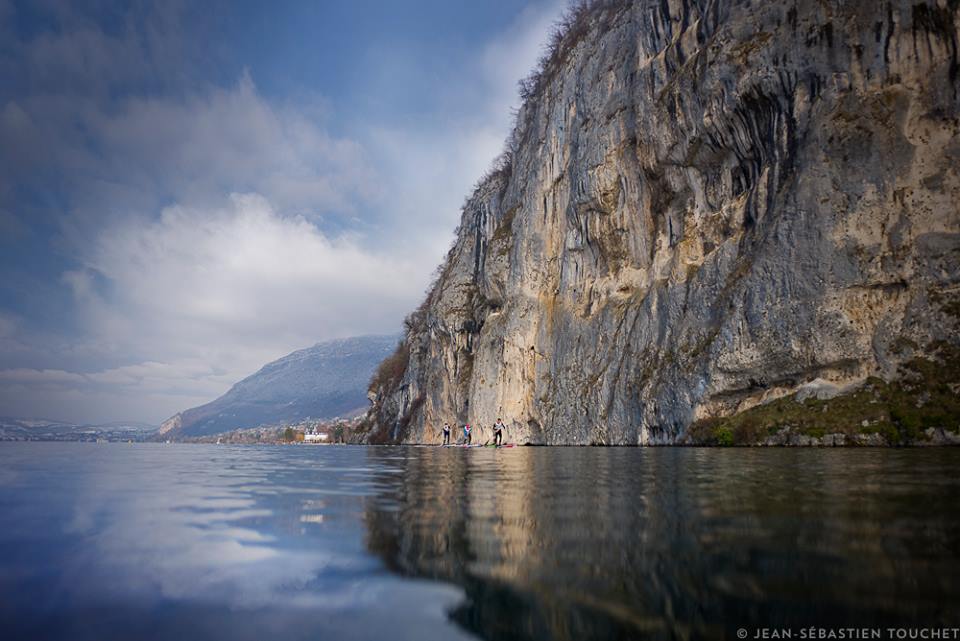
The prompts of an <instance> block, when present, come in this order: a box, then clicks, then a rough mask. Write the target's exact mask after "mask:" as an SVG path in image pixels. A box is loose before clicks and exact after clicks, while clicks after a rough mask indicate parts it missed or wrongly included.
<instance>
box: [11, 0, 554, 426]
mask: <svg viewBox="0 0 960 641" xmlns="http://www.w3.org/2000/svg"><path fill="white" fill-rule="evenodd" d="M559 8H560V3H559V2H557V3H554V4H549V5H537V6H533V7H529V8H527V9H526V10H524V11H523V12H522V13H521V14H520V16H519V17H518V18H517V20H516V21H515V22H514V24H512V25H511V26H510V28H509V29H508V30H507V31H505V32H504V33H502V34H501V35H499V36H498V37H496V38H494V39H493V40H491V41H490V42H489V43H488V44H487V45H486V46H485V47H484V48H482V49H481V50H479V51H477V53H476V55H475V56H474V59H473V61H472V62H471V63H470V64H469V65H468V68H467V69H465V70H464V71H463V72H462V73H461V74H460V75H459V76H457V77H446V78H437V80H436V83H435V91H436V102H437V104H440V105H443V109H442V110H440V111H442V113H443V117H442V118H439V119H432V118H426V117H423V118H420V119H419V120H417V119H413V120H411V118H410V116H409V114H398V115H397V117H396V118H393V119H389V118H388V119H386V120H382V121H380V122H353V123H349V126H347V127H344V126H343V123H342V122H341V123H340V126H339V127H338V128H337V127H334V126H333V125H332V122H333V118H332V116H331V114H332V113H333V112H334V111H335V109H334V106H333V105H334V103H333V102H332V98H330V97H323V96H320V95H317V94H314V93H310V92H300V93H298V94H297V97H296V99H295V100H294V99H292V98H289V97H284V96H265V95H264V94H263V93H262V92H261V91H260V90H259V89H258V87H257V84H256V82H255V81H254V78H253V77H252V76H251V74H250V73H249V72H246V71H243V72H240V73H239V75H238V76H235V77H234V79H233V81H232V82H230V81H228V82H226V83H220V84H218V83H216V82H213V81H201V80H199V79H198V78H200V77H201V76H202V74H201V73H200V72H194V71H193V69H194V67H196V65H192V64H191V63H192V62H193V61H194V59H196V57H197V56H196V55H195V54H196V51H195V48H196V43H191V41H190V39H189V38H187V37H186V36H185V35H184V31H183V29H181V28H180V27H182V22H183V16H182V15H181V14H180V13H179V10H178V9H177V8H176V5H170V8H164V7H162V6H157V7H153V8H148V9H145V10H141V9H134V11H135V12H136V11H146V13H147V14H149V15H142V16H139V17H137V16H134V18H136V19H129V20H127V21H126V22H125V23H123V26H121V27H120V28H118V29H116V30H114V31H113V32H111V33H106V32H104V31H103V30H102V29H101V28H99V27H98V26H97V25H96V22H95V21H91V20H90V19H88V17H86V16H84V15H80V12H81V9H75V8H73V7H72V6H70V5H65V6H60V5H56V4H53V5H50V10H51V11H52V12H53V13H54V22H55V23H56V25H57V27H56V29H53V30H51V31H49V32H44V33H41V34H40V36H38V37H35V38H33V39H32V40H29V41H25V40H16V39H15V38H8V42H13V43H14V46H12V47H11V46H10V45H8V46H6V47H4V46H3V45H0V75H2V74H6V73H7V72H11V77H15V78H16V79H18V80H17V82H16V83H14V84H16V86H17V87H18V88H20V89H21V90H20V91H17V92H11V91H4V90H3V89H0V229H10V230H16V231H17V235H18V237H20V238H31V239H34V240H36V239H37V238H39V237H40V236H41V235H42V234H46V235H47V237H48V239H49V243H50V245H51V251H50V254H51V256H50V257H51V258H55V259H57V260H58V261H61V262H62V263H63V267H62V269H57V270H53V271H54V273H56V278H57V279H58V282H57V283H56V284H55V287H57V288H59V289H60V290H62V296H63V298H64V301H65V304H67V305H68V308H69V310H70V313H69V323H67V322H64V323H63V324H62V327H61V329H60V331H59V333H58V331H57V328H56V327H46V328H45V329H43V330H42V331H41V330H40V329H39V328H37V327H35V326H34V325H35V324H34V323H31V322H30V321H31V319H30V318H29V317H21V315H20V314H19V313H18V312H19V311H20V310H17V309H5V310H0V320H4V319H6V320H4V322H3V323H2V327H0V329H2V331H0V414H18V415H43V416H47V417H50V418H58V419H62V420H76V421H107V420H117V419H141V420H149V421H153V422H159V421H160V420H162V419H164V418H166V417H167V416H169V415H171V414H172V413H174V412H175V411H177V410H180V409H184V408H186V407H190V406H192V405H196V404H199V403H202V402H206V401H209V400H211V399H212V398H214V397H216V396H218V395H219V394H221V393H223V392H224V391H226V389H227V388H228V387H229V385H230V384H232V383H233V382H236V381H237V380H239V379H240V378H242V377H243V376H246V375H248V374H250V373H252V372H253V371H255V370H256V369H257V368H259V367H260V366H261V365H263V364H264V363H266V362H267V361H269V360H272V359H275V358H278V357H280V356H282V355H284V354H286V353H289V352H290V351H292V350H294V349H298V348H302V347H305V346H308V345H310V344H313V343H314V342H316V341H318V340H324V339H330V338H336V337H341V336H347V335H359V334H364V333H373V332H376V333H382V332H392V331H396V330H397V329H398V328H399V325H400V320H401V319H402V318H403V316H404V315H405V314H406V313H407V312H409V311H410V310H411V309H413V308H414V307H415V306H416V305H417V303H418V302H419V300H420V299H421V298H422V294H423V288H424V287H425V286H426V283H427V281H428V278H429V274H430V273H431V272H432V271H433V269H434V268H435V267H436V265H437V264H438V262H439V261H440V260H441V258H442V256H443V254H444V252H445V251H446V249H447V247H448V245H449V243H450V241H451V239H452V232H453V229H454V228H455V226H456V224H457V222H458V219H459V208H460V205H461V204H462V202H463V199H464V197H465V196H466V195H467V193H468V192H469V190H470V188H471V186H472V185H473V184H474V182H475V181H476V180H477V178H478V177H479V175H480V174H481V173H482V172H483V171H484V170H485V169H486V167H487V166H488V165H489V163H490V162H491V161H492V159H493V158H494V157H495V156H496V155H497V154H498V153H499V151H500V149H501V146H502V144H503V140H504V138H505V136H506V134H507V132H508V128H509V126H510V116H509V112H510V108H511V107H513V106H516V102H517V95H516V81H517V80H518V79H519V78H520V77H522V76H524V75H525V74H526V73H527V72H528V70H529V69H530V68H531V67H532V66H533V64H534V62H535V59H536V57H537V55H538V54H539V46H540V44H539V43H541V42H543V41H544V39H545V37H546V33H547V31H548V29H549V27H550V24H551V22H552V20H553V19H554V16H555V15H556V14H557V13H558V12H559ZM133 25H141V27H135V26H133ZM144 25H145V26H144ZM5 29H6V28H5V27H3V25H0V35H8V36H9V35H10V34H9V33H8V32H7V31H6V30H5ZM207 48H210V47H207ZM191 51H192V52H193V53H190V52H191ZM11 52H13V53H12V54H11ZM208 62H209V61H208ZM14 71H15V73H14ZM11 86H13V85H11ZM341 109H345V110H346V111H349V105H346V106H344V105H341ZM341 120H343V117H342V116H341ZM347 120H348V121H349V118H347ZM411 123H412V124H411ZM348 131H349V132H350V133H349V135H348V134H347V133H345V132H348ZM51 186H55V188H56V191H55V192H53V194H52V195H47V194H48V192H50V190H51ZM24 193H26V194H32V195H41V197H40V198H39V199H34V200H39V202H34V200H30V199H27V200H24V199H22V198H20V195H22V194H24ZM51 229H52V230H54V231H53V232H51V231H50V230H51Z"/></svg>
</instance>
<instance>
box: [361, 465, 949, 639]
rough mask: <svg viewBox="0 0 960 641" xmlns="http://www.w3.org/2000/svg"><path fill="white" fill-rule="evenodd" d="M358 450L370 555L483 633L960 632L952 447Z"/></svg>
mask: <svg viewBox="0 0 960 641" xmlns="http://www.w3.org/2000/svg"><path fill="white" fill-rule="evenodd" d="M368 452H369V453H368V457H370V458H372V459H380V458H384V457H389V458H390V459H391V464H392V466H393V469H394V470H396V471H395V472H392V473H389V474H387V473H384V474H381V475H378V476H377V477H376V480H375V486H376V488H377V490H376V492H375V493H374V496H373V497H371V498H369V499H368V501H367V507H366V516H365V518H366V525H367V530H368V534H367V536H368V541H367V545H368V548H369V549H370V551H371V552H373V553H374V554H376V555H378V556H380V557H381V558H383V559H384V561H385V563H386V564H387V566H388V567H389V568H390V569H391V570H392V571H395V572H397V573H399V574H402V575H405V576H417V577H427V578H432V579H438V580H444V581H450V582H453V583H456V584H458V585H460V586H462V587H463V588H464V590H465V591H466V594H467V597H468V600H467V602H466V603H465V604H464V605H462V606H460V607H459V608H458V609H457V610H455V611H454V612H452V613H451V616H452V617H453V619H454V620H455V621H457V622H458V623H459V624H461V625H462V626H464V627H465V628H466V629H468V630H470V631H472V632H474V633H476V634H478V635H479V636H481V637H483V638H487V639H544V638H557V639H583V638H636V637H638V636H644V637H652V638H671V637H688V636H693V637H694V638H698V637H711V638H732V637H733V636H734V632H735V631H736V629H737V628H738V627H746V628H748V629H754V628H756V627H758V626H765V627H793V628H795V629H798V628H800V627H803V626H827V627H829V626H850V625H857V626H879V625H894V624H896V625H914V626H916V625H927V626H934V625H945V624H951V625H956V624H957V623H958V617H957V614H956V613H955V611H952V609H951V608H949V607H948V606H949V604H954V603H957V602H958V599H960V586H958V580H957V579H956V578H955V577H958V576H960V562H958V559H957V551H958V550H960V510H958V508H957V503H956V498H955V497H956V496H957V494H958V492H957V491H958V489H960V481H958V479H957V475H956V474H955V470H956V469H957V462H958V460H960V451H957V450H937V451H928V452H919V451H916V450H913V451H896V450H882V451H877V450H870V451H851V450H843V451H811V450H770V449H767V450H738V451H732V452H731V451H721V450H702V449H700V450H698V449H653V450H646V449H592V448H590V449H585V448H573V449H566V448H564V449H543V448H517V449H513V450H499V451H493V450H469V451H464V450H459V449H417V450H409V449H408V450H402V451H399V452H403V454H401V455H398V450H396V449H393V448H388V449H379V448H377V449H370V450H369V451H368ZM371 467H372V468H374V469H383V468H384V467H385V466H384V465H379V464H374V465H371ZM398 467H399V470H397V468H398ZM398 474H399V475H401V476H402V478H398Z"/></svg>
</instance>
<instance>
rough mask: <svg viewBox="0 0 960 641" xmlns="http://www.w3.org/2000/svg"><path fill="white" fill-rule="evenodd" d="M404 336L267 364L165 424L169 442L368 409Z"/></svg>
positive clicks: (357, 341) (329, 345)
mask: <svg viewBox="0 0 960 641" xmlns="http://www.w3.org/2000/svg"><path fill="white" fill-rule="evenodd" d="M398 340H399V336H359V337H356V338H345V339H341V340H335V341H328V342H324V343H318V344H317V345H314V346H313V347H308V348H307V349H301V350H299V351H296V352H293V353H292V354H289V355H288V356H284V357H283V358H281V359H279V360H276V361H273V362H272V363H268V364H267V365H264V366H263V367H262V368H261V369H260V371H258V372H257V373H256V374H253V375H252V376H248V377H247V378H245V379H243V380H242V381H240V382H239V383H237V384H236V385H234V386H233V387H231V388H230V390H229V391H228V392H227V393H226V394H224V395H223V396H221V397H220V398H218V399H217V400H215V401H212V402H210V403H207V404H206V405H201V406H199V407H194V408H192V409H188V410H185V411H183V412H180V413H178V414H176V415H175V416H173V417H171V418H169V419H167V420H166V421H164V423H163V425H161V426H160V430H159V433H158V434H159V435H162V436H163V437H164V438H177V437H183V436H203V435H206V434H217V433H220V432H228V431H231V430H235V429H240V428H245V427H256V426H258V425H273V424H277V423H286V422H291V421H298V420H302V419H306V418H315V419H324V418H333V417H335V416H343V415H347V414H351V413H354V412H358V411H361V410H363V409H366V407H367V404H368V401H367V384H368V383H369V381H370V376H371V374H372V373H373V370H374V368H376V366H377V365H378V364H379V363H380V361H382V360H383V359H384V358H385V357H386V356H388V355H389V354H390V353H391V352H392V351H393V349H394V348H395V347H396V345H397V341H398Z"/></svg>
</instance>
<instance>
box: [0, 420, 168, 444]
mask: <svg viewBox="0 0 960 641" xmlns="http://www.w3.org/2000/svg"><path fill="white" fill-rule="evenodd" d="M156 429H157V426H156V425H149V424H147V423H138V422H135V421H130V422H116V423H85V424H77V423H67V422H65V421H48V420H46V419H36V418H7V417H4V418H0V441H97V440H107V441H142V440H144V439H145V438H147V437H149V436H150V435H151V434H152V433H153V432H154V431H155V430H156Z"/></svg>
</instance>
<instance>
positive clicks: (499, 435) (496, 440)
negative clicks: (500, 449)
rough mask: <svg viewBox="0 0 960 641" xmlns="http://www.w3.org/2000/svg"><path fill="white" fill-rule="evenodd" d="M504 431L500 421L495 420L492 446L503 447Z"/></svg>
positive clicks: (504, 427)
mask: <svg viewBox="0 0 960 641" xmlns="http://www.w3.org/2000/svg"><path fill="white" fill-rule="evenodd" d="M505 429H506V425H504V424H503V421H502V420H501V419H499V418H498V419H497V422H496V423H495V424H494V426H493V444H494V445H503V430H505Z"/></svg>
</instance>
